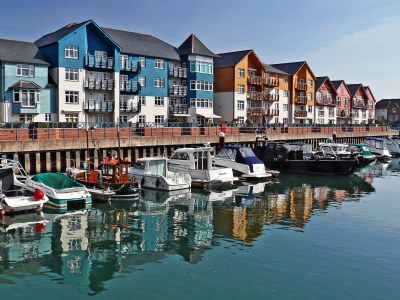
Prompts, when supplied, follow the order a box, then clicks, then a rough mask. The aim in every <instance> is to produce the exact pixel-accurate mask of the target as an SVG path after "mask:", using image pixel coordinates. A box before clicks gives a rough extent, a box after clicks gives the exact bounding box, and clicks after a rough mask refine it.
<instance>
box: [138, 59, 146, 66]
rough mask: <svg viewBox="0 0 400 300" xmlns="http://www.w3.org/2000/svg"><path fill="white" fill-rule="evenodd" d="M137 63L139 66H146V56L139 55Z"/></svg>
mask: <svg viewBox="0 0 400 300" xmlns="http://www.w3.org/2000/svg"><path fill="white" fill-rule="evenodd" d="M139 64H140V67H141V68H146V57H139Z"/></svg>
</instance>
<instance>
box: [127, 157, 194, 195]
mask: <svg viewBox="0 0 400 300" xmlns="http://www.w3.org/2000/svg"><path fill="white" fill-rule="evenodd" d="M128 173H129V176H130V177H131V178H134V180H137V181H140V185H141V187H142V188H150V189H156V190H164V191H176V190H182V189H189V188H190V187H191V186H192V178H191V177H190V175H189V174H187V173H183V172H172V171H170V170H168V159H167V158H163V157H145V158H140V159H138V160H137V161H136V162H135V163H134V164H133V166H132V167H130V168H129V170H128Z"/></svg>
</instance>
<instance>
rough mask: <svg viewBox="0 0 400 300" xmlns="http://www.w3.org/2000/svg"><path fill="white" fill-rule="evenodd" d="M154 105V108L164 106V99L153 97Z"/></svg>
mask: <svg viewBox="0 0 400 300" xmlns="http://www.w3.org/2000/svg"><path fill="white" fill-rule="evenodd" d="M154 105H155V106H164V97H155V98H154Z"/></svg>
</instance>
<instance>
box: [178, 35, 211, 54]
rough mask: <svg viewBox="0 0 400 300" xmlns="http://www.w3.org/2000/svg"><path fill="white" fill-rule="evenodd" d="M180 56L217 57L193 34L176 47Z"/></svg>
mask: <svg viewBox="0 0 400 300" xmlns="http://www.w3.org/2000/svg"><path fill="white" fill-rule="evenodd" d="M178 53H179V54H180V55H187V54H198V55H202V56H210V57H219V56H218V55H217V54H215V53H214V52H212V51H211V50H210V49H208V48H207V47H206V46H205V45H204V44H203V43H202V42H201V41H200V40H199V39H198V38H197V37H196V36H195V35H194V34H193V33H192V34H191V35H190V36H189V37H188V38H187V39H186V40H185V41H184V42H183V43H182V44H181V45H180V46H179V47H178Z"/></svg>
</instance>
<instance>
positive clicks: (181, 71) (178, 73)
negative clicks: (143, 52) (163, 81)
mask: <svg viewBox="0 0 400 300" xmlns="http://www.w3.org/2000/svg"><path fill="white" fill-rule="evenodd" d="M169 76H173V77H180V78H187V68H180V67H173V68H170V69H169Z"/></svg>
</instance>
